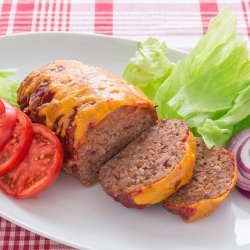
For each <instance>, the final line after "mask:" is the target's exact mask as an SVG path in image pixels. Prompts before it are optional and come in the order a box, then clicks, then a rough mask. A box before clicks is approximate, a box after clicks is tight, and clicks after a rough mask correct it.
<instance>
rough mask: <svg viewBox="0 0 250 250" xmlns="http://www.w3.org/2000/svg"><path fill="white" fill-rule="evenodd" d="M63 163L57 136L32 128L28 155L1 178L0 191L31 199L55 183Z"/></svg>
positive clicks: (44, 128) (47, 130)
mask: <svg viewBox="0 0 250 250" xmlns="http://www.w3.org/2000/svg"><path fill="white" fill-rule="evenodd" d="M62 162H63V150H62V145H61V142H60V141H59V139H58V138H57V137H56V135H55V134H54V133H53V132H52V131H51V130H50V129H48V128H47V127H45V126H43V125H40V124H33V140H32V143H31V147H30V150H29V153H28V154H27V155H26V157H25V158H24V160H23V161H22V162H21V163H20V164H19V165H18V166H17V167H16V168H14V170H12V171H11V172H10V173H9V174H7V175H5V176H4V177H1V179H0V187H1V189H2V190H3V191H4V192H5V193H6V194H8V195H10V196H12V197H14V198H29V197H32V196H34V195H36V194H37V193H39V192H41V191H42V190H44V189H45V188H47V187H48V186H49V185H50V184H51V183H52V182H53V181H54V180H55V179H56V177H57V176H58V173H59V171H60V169H61V166H62Z"/></svg>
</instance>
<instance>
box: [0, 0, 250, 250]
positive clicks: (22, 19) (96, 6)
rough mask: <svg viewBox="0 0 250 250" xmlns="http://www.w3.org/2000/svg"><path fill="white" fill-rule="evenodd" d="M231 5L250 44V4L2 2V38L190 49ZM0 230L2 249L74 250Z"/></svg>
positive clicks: (6, 225) (239, 0) (8, 226)
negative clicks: (74, 38)
mask: <svg viewBox="0 0 250 250" xmlns="http://www.w3.org/2000/svg"><path fill="white" fill-rule="evenodd" d="M226 7H230V8H231V9H232V11H233V13H234V15H235V16H237V18H238V32H239V34H240V35H241V36H242V37H243V39H244V40H245V41H246V42H249V37H250V12H249V9H250V1H249V0H217V1H216V0H200V1H199V0H175V1H172V0H158V1H157V0H156V1H154V0H151V1H150V0H137V1H135V0H113V1H112V0H106V1H105V0H95V1H94V0H92V1H91V0H85V1H76V0H53V1H52V0H51V1H50V0H36V1H31V0H13V1H10V0H0V35H6V34H11V33H20V32H41V31H44V32H46V31H68V32H84V33H101V34H106V35H114V36H121V37H127V38H133V39H144V38H147V37H149V36H154V37H157V38H158V39H160V40H164V41H166V42H167V44H168V46H169V47H171V48H177V49H182V50H187V51H188V50H190V49H191V48H192V47H193V46H194V45H195V44H196V42H197V41H198V40H199V39H200V37H201V35H202V34H203V33H204V31H206V29H207V26H208V22H209V20H210V19H211V18H212V17H214V16H215V15H216V14H217V13H218V11H221V10H223V9H224V8H226ZM0 60H1V59H0ZM0 226H1V227H0V228H1V230H0V249H6V250H7V249H8V250H9V249H70V248H69V247H67V246H64V245H62V244H59V243H56V242H54V241H51V240H49V239H46V238H43V237H41V236H39V235H37V234H34V233H32V232H29V231H27V230H25V229H22V228H20V227H18V226H16V225H14V224H13V223H11V222H8V221H6V220H5V219H3V218H1V217H0Z"/></svg>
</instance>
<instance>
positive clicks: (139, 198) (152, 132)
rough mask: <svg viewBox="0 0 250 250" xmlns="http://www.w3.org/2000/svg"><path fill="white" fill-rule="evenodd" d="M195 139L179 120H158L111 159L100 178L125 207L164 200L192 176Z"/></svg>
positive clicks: (142, 206) (143, 205) (110, 193)
mask: <svg viewBox="0 0 250 250" xmlns="http://www.w3.org/2000/svg"><path fill="white" fill-rule="evenodd" d="M195 155H196V154H195V139H194V137H193V135H192V133H191V132H190V131H189V129H188V127H187V125H186V124H185V123H184V122H182V121H178V120H166V121H159V122H157V123H156V124H155V125H154V126H152V127H151V128H149V129H148V130H147V131H145V132H143V133H142V135H141V136H140V137H138V138H137V139H136V140H135V141H133V142H132V143H130V144H129V145H128V146H127V147H126V148H125V149H123V150H122V151H121V152H120V153H118V154H117V155H116V156H115V157H114V158H112V159H111V160H110V161H108V162H107V163H106V164H105V165H103V167H102V168H101V170H100V174H99V180H100V183H101V185H102V187H103V189H104V191H106V193H107V194H109V195H110V196H112V197H113V198H114V199H115V200H117V201H119V202H121V203H122V204H123V205H124V206H126V207H135V208H144V207H147V206H149V205H150V204H154V203H157V202H160V201H162V200H163V199H165V198H166V197H168V196H170V195H171V194H173V193H174V192H176V191H177V190H178V189H179V188H180V187H182V186H183V185H185V184H186V183H187V182H188V181H189V180H190V179H191V177H192V173H193V167H194V162H195Z"/></svg>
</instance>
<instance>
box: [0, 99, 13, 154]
mask: <svg viewBox="0 0 250 250" xmlns="http://www.w3.org/2000/svg"><path fill="white" fill-rule="evenodd" d="M2 102H3V103H4V106H5V112H2V113H0V135H1V136H0V149H2V148H3V147H4V146H5V144H6V143H7V142H8V141H9V140H10V138H11V135H12V132H13V129H14V126H15V124H16V108H14V107H13V106H12V105H10V104H9V103H8V102H6V101H4V100H2Z"/></svg>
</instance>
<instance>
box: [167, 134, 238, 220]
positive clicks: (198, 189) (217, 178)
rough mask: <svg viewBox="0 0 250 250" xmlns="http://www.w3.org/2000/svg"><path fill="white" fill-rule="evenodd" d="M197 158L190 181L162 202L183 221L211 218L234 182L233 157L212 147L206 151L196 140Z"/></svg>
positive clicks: (235, 171) (235, 178)
mask: <svg viewBox="0 0 250 250" xmlns="http://www.w3.org/2000/svg"><path fill="white" fill-rule="evenodd" d="M196 141H197V159H196V164H195V168H194V174H193V177H192V179H191V181H190V182H189V183H188V184H187V185H186V186H184V187H183V188H181V189H180V190H179V191H178V192H176V193H175V194H173V195H172V196H170V197H169V198H168V199H166V200H165V201H164V202H163V205H164V207H165V208H166V209H167V210H169V211H172V212H174V213H176V214H179V215H180V216H181V217H182V218H183V220H184V221H185V222H191V221H194V220H197V219H200V218H203V217H205V216H208V215H210V214H211V213H212V212H213V211H214V210H215V209H216V208H217V207H218V206H219V204H220V203H221V202H222V201H223V200H224V199H225V198H226V197H227V196H228V194H229V193H230V191H231V190H232V188H233V187H234V185H235V183H236V180H237V169H236V165H235V160H234V156H233V155H232V154H231V153H230V152H228V151H227V150H225V149H222V148H220V147H217V146H214V147H213V148H212V149H210V150H209V149H207V148H206V146H205V143H204V142H203V140H202V139H200V138H197V139H196Z"/></svg>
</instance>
